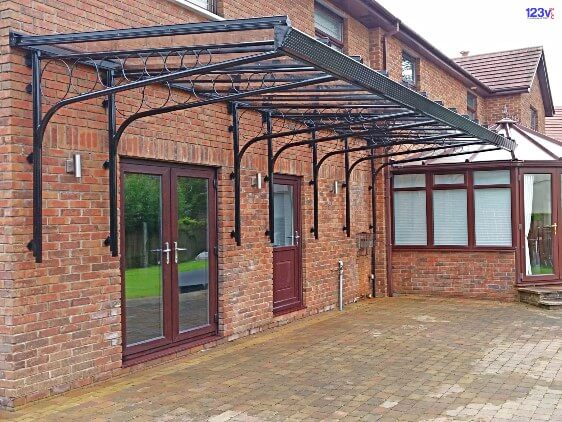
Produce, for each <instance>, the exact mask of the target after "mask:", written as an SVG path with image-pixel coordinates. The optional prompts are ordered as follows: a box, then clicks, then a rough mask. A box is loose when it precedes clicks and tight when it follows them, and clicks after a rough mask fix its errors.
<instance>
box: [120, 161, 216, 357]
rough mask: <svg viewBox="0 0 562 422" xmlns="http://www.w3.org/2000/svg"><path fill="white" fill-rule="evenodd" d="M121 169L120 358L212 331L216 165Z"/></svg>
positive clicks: (130, 166)
mask: <svg viewBox="0 0 562 422" xmlns="http://www.w3.org/2000/svg"><path fill="white" fill-rule="evenodd" d="M122 169H123V170H122V171H123V173H122V205H123V206H122V215H121V218H122V232H121V234H122V236H121V237H122V243H121V245H122V268H123V345H124V356H125V358H134V357H138V356H140V355H145V354H149V353H152V352H157V351H160V350H161V349H164V348H167V347H170V346H172V345H176V344H179V343H182V342H189V341H193V340H195V339H199V338H201V337H204V336H208V335H212V334H216V332H217V320H216V319H217V318H216V312H217V282H216V280H217V278H216V262H215V254H214V249H213V248H214V246H215V237H216V232H215V216H216V211H215V208H216V205H215V190H214V187H213V180H214V171H213V170H211V169H200V168H184V167H174V166H165V165H155V164H138V163H133V162H128V161H127V162H124V163H123V164H122Z"/></svg>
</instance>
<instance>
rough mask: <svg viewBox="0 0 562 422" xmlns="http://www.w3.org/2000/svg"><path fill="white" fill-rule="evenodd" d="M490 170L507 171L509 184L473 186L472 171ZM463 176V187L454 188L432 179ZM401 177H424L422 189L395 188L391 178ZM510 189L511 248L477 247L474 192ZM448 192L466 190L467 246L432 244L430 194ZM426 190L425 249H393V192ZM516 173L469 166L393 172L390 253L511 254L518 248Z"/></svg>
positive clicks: (508, 169)
mask: <svg viewBox="0 0 562 422" xmlns="http://www.w3.org/2000/svg"><path fill="white" fill-rule="evenodd" d="M493 170H506V171H508V172H509V181H510V182H509V184H490V185H475V184H474V172H475V171H493ZM461 173H462V174H464V183H456V184H435V183H434V176H435V175H447V174H461ZM401 174H425V187H417V188H394V176H396V175H401ZM498 188H509V189H510V192H511V246H505V245H484V246H478V245H476V221H475V214H476V212H475V208H474V206H475V204H474V191H475V190H476V189H498ZM447 189H466V203H467V230H468V233H467V235H468V244H467V245H435V244H434V227H433V226H434V224H433V191H434V190H447ZM414 190H425V191H426V200H425V208H426V210H425V217H426V230H427V236H426V238H427V245H396V244H395V227H394V192H395V191H397V192H398V191H414ZM515 190H516V188H515V169H514V168H513V167H507V166H505V167H492V166H486V165H477V166H471V167H470V168H467V167H462V168H454V166H452V167H449V168H432V169H427V168H419V167H418V168H412V169H407V170H397V171H396V170H395V171H393V172H392V173H391V174H390V193H391V194H390V206H391V217H392V218H391V219H390V220H391V226H392V227H391V240H392V249H393V250H425V251H427V250H436V251H437V250H438V251H444V250H449V251H466V252H471V251H474V252H476V251H514V250H516V245H517V231H516V230H515V228H514V227H515V220H516V212H517V211H516V194H515Z"/></svg>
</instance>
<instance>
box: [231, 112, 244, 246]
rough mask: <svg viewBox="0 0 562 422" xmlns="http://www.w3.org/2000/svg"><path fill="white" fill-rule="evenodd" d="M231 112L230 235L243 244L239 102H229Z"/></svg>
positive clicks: (237, 243) (237, 242) (237, 244)
mask: <svg viewBox="0 0 562 422" xmlns="http://www.w3.org/2000/svg"><path fill="white" fill-rule="evenodd" d="M229 109H230V114H231V115H232V126H230V127H229V129H230V130H231V132H232V151H233V153H234V171H233V172H232V174H231V175H230V177H231V179H234V230H233V231H231V232H230V236H231V237H233V238H234V240H235V241H236V246H240V245H242V233H241V230H242V229H241V227H242V224H241V212H240V160H241V159H242V157H241V156H240V127H239V123H240V122H239V119H238V104H237V103H230V104H229Z"/></svg>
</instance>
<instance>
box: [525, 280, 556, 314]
mask: <svg viewBox="0 0 562 422" xmlns="http://www.w3.org/2000/svg"><path fill="white" fill-rule="evenodd" d="M517 290H518V291H519V301H520V302H524V303H528V304H530V305H534V306H540V307H541V308H547V309H562V286H558V285H555V286H529V287H520V288H518V289H517Z"/></svg>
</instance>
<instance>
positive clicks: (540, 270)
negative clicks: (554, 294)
mask: <svg viewBox="0 0 562 422" xmlns="http://www.w3.org/2000/svg"><path fill="white" fill-rule="evenodd" d="M531 271H532V272H531V274H537V275H538V274H553V273H554V271H553V269H552V266H551V265H544V264H542V265H533V266H532V270H531Z"/></svg>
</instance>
